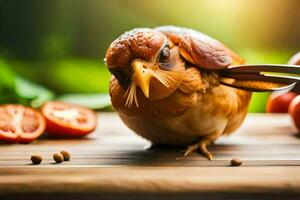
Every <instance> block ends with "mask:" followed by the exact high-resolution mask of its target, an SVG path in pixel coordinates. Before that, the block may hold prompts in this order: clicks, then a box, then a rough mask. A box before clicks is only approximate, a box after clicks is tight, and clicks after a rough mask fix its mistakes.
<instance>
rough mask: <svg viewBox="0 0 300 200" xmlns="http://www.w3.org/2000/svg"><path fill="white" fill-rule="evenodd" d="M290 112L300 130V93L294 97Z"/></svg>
mask: <svg viewBox="0 0 300 200" xmlns="http://www.w3.org/2000/svg"><path fill="white" fill-rule="evenodd" d="M289 113H290V115H291V116H292V119H293V121H294V124H295V126H296V127H297V128H298V130H300V95H298V96H297V97H296V98H294V99H293V101H292V102H291V104H290V106H289Z"/></svg>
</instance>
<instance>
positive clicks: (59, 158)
mask: <svg viewBox="0 0 300 200" xmlns="http://www.w3.org/2000/svg"><path fill="white" fill-rule="evenodd" d="M53 159H54V160H55V162H56V163H61V162H62V161H64V157H63V155H61V153H55V154H53Z"/></svg>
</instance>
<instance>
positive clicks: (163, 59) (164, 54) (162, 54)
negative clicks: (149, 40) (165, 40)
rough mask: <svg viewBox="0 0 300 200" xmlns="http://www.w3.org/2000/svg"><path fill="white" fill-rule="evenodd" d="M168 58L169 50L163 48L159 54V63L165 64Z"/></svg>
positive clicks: (166, 47)
mask: <svg viewBox="0 0 300 200" xmlns="http://www.w3.org/2000/svg"><path fill="white" fill-rule="evenodd" d="M169 57H170V49H169V47H168V46H165V47H164V48H163V49H162V50H161V51H160V53H159V62H160V63H167V62H168V61H169Z"/></svg>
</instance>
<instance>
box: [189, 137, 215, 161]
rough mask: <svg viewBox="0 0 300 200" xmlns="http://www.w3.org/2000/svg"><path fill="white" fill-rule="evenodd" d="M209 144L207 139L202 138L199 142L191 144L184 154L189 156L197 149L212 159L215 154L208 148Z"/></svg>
mask: <svg viewBox="0 0 300 200" xmlns="http://www.w3.org/2000/svg"><path fill="white" fill-rule="evenodd" d="M207 144H209V141H207V140H201V141H200V142H199V143H196V144H192V145H189V146H188V147H187V149H186V150H185V153H184V156H188V155H190V154H191V153H193V152H194V151H196V150H197V149H198V150H199V151H200V153H201V154H202V155H203V156H205V157H206V158H207V159H208V160H212V158H213V155H212V154H211V153H210V152H209V151H208V150H207V148H206V145H207Z"/></svg>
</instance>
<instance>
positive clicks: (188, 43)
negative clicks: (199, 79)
mask: <svg viewBox="0 0 300 200" xmlns="http://www.w3.org/2000/svg"><path fill="white" fill-rule="evenodd" d="M155 29H156V30H157V31H159V32H161V33H163V34H165V35H166V36H167V37H168V38H170V40H171V41H172V42H173V43H174V44H175V45H178V46H179V48H180V53H181V55H182V56H183V57H184V58H185V59H186V60H187V61H188V62H190V63H191V64H193V65H195V66H197V67H199V68H204V69H209V70H214V69H223V68H226V67H228V66H229V65H232V64H235V63H236V62H237V63H241V62H243V59H241V58H240V57H239V56H237V55H236V54H235V53H234V52H232V51H231V50H230V49H228V48H227V47H225V46H224V45H223V44H222V43H221V42H219V41H217V40H215V39H213V38H211V37H209V36H207V35H205V34H203V33H200V32H197V31H195V30H192V29H187V28H181V27H176V26H160V27H157V28H155Z"/></svg>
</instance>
